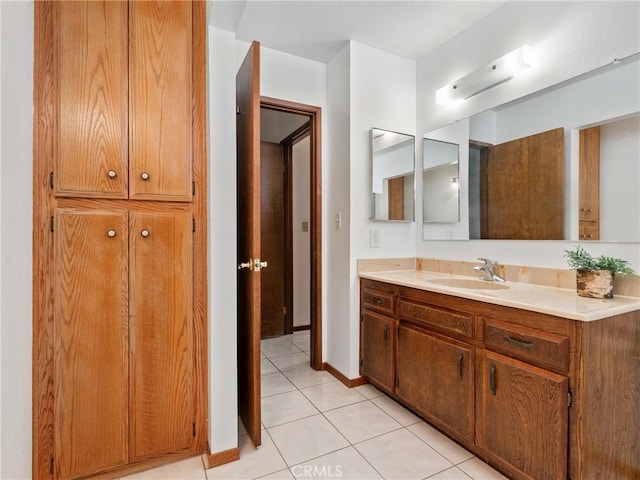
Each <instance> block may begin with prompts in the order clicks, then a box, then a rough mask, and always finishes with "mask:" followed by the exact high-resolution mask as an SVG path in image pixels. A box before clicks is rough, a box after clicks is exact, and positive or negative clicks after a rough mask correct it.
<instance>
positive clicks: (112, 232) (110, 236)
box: [107, 230, 116, 238]
mask: <svg viewBox="0 0 640 480" xmlns="http://www.w3.org/2000/svg"><path fill="white" fill-rule="evenodd" d="M115 236H116V231H115V230H109V231H107V237H109V238H113V237H115Z"/></svg>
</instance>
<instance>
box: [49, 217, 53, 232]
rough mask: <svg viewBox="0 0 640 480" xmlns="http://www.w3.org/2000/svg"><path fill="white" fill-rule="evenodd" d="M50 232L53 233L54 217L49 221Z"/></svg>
mask: <svg viewBox="0 0 640 480" xmlns="http://www.w3.org/2000/svg"><path fill="white" fill-rule="evenodd" d="M49 230H50V231H51V233H53V215H52V216H51V218H50V219H49Z"/></svg>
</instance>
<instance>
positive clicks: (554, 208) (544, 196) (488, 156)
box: [469, 128, 564, 240]
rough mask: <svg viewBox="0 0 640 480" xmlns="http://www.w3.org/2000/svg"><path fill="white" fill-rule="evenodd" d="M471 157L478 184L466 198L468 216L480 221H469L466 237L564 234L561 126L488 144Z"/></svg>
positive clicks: (472, 180) (530, 237)
mask: <svg viewBox="0 0 640 480" xmlns="http://www.w3.org/2000/svg"><path fill="white" fill-rule="evenodd" d="M477 149H478V146H477V145H474V144H473V143H472V144H471V146H470V150H471V151H475V150H477ZM481 150H482V148H481ZM474 158H476V160H475V162H476V165H475V166H474V167H473V168H472V166H470V168H469V175H470V184H472V185H478V189H477V193H476V196H471V195H470V197H469V210H470V214H469V217H470V220H474V221H476V222H478V223H479V226H473V225H471V226H470V238H478V237H474V232H476V235H477V232H479V233H480V236H479V238H483V239H517V240H562V239H563V238H564V207H563V196H564V190H563V186H564V129H562V128H557V129H554V130H549V131H548V132H543V133H538V134H536V135H530V136H528V137H524V138H519V139H516V140H512V141H510V142H505V143H501V144H498V145H492V146H487V147H484V151H483V152H481V154H480V156H479V157H477V156H474V155H470V163H473V162H474V160H473V159H474ZM478 163H479V164H478ZM472 176H476V178H472ZM541 192H544V193H541Z"/></svg>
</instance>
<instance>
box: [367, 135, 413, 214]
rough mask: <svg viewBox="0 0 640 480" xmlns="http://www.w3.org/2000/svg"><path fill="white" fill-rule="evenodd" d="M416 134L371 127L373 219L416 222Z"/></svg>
mask: <svg viewBox="0 0 640 480" xmlns="http://www.w3.org/2000/svg"><path fill="white" fill-rule="evenodd" d="M414 170H415V137H414V136H413V135H407V134H404V133H397V132H391V131H389V130H382V129H379V128H372V129H371V215H370V217H369V218H370V219H371V220H379V221H395V222H413V221H414V218H415V215H414V211H415V208H414V205H415V182H414Z"/></svg>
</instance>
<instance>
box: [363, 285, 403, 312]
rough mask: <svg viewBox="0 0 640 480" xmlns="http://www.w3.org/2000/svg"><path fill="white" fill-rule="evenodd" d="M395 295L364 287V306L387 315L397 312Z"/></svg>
mask: <svg viewBox="0 0 640 480" xmlns="http://www.w3.org/2000/svg"><path fill="white" fill-rule="evenodd" d="M394 300H395V295H394V294H393V293H388V292H381V291H378V290H371V289H369V288H363V289H362V299H361V302H362V306H363V307H365V308H368V309H369V310H375V311H377V312H380V313H384V314H387V315H394V314H395V302H394Z"/></svg>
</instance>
